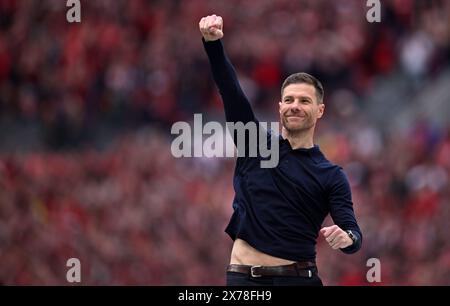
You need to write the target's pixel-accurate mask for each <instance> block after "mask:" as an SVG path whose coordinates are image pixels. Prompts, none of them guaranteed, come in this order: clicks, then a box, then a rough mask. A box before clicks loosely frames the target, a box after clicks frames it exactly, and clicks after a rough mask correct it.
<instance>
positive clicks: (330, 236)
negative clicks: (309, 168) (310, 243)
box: [320, 169, 362, 254]
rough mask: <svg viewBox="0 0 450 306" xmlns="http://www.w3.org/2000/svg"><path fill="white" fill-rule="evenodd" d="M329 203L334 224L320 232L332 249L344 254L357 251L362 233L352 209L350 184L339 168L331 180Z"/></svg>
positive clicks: (360, 243)
mask: <svg viewBox="0 0 450 306" xmlns="http://www.w3.org/2000/svg"><path fill="white" fill-rule="evenodd" d="M329 205H330V215H331V218H332V219H333V221H334V223H335V225H333V226H329V227H324V228H322V229H321V230H320V232H321V234H322V235H323V236H324V238H325V239H326V241H327V242H328V244H329V245H330V246H331V247H332V248H333V249H340V250H341V251H342V252H344V253H346V254H352V253H355V252H357V251H358V250H359V249H360V248H361V245H362V234H361V229H360V228H359V226H358V222H357V221H356V217H355V212H354V211H353V202H352V194H351V190H350V185H349V183H348V179H347V177H346V175H345V174H344V172H343V171H342V170H341V169H339V171H338V172H337V174H336V175H335V177H334V179H333V181H332V182H331V190H330V195H329Z"/></svg>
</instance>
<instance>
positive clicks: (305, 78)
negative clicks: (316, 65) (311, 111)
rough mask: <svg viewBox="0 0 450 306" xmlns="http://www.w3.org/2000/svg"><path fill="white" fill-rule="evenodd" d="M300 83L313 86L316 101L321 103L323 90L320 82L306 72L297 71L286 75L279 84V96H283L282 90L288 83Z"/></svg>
mask: <svg viewBox="0 0 450 306" xmlns="http://www.w3.org/2000/svg"><path fill="white" fill-rule="evenodd" d="M302 83H304V84H309V85H312V86H314V88H315V89H316V97H317V102H318V103H319V104H321V103H323V95H324V90H323V86H322V83H320V81H319V80H318V79H316V78H315V77H313V76H312V75H310V74H308V73H306V72H298V73H294V74H291V75H290V76H288V77H287V78H286V80H284V82H283V85H282V86H281V96H283V91H284V89H285V88H286V87H287V86H288V85H291V84H302Z"/></svg>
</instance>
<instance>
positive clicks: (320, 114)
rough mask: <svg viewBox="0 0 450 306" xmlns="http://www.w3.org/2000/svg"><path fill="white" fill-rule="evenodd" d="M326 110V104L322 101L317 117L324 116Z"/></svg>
mask: <svg viewBox="0 0 450 306" xmlns="http://www.w3.org/2000/svg"><path fill="white" fill-rule="evenodd" d="M324 112H325V104H323V103H321V104H319V110H318V112H317V119H320V118H322V116H323V113H324Z"/></svg>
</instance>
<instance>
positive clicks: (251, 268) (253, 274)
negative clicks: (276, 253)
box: [250, 266, 262, 277]
mask: <svg viewBox="0 0 450 306" xmlns="http://www.w3.org/2000/svg"><path fill="white" fill-rule="evenodd" d="M254 268H261V266H251V267H250V275H251V276H252V277H261V276H262V275H258V274H255V272H254V270H253V269H254Z"/></svg>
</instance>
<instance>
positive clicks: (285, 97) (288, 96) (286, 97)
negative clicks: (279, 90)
mask: <svg viewBox="0 0 450 306" xmlns="http://www.w3.org/2000/svg"><path fill="white" fill-rule="evenodd" d="M288 98H290V99H292V98H294V97H293V96H290V95H287V96H284V98H283V100H286V99H288ZM299 98H300V99H301V100H302V99H307V100H310V101H312V99H311V98H310V97H308V96H300V97H299Z"/></svg>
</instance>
